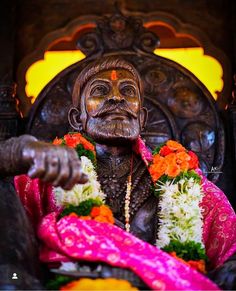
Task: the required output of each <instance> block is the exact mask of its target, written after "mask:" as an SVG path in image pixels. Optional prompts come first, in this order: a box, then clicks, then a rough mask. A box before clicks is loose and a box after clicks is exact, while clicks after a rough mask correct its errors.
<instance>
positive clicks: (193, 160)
mask: <svg viewBox="0 0 236 291" xmlns="http://www.w3.org/2000/svg"><path fill="white" fill-rule="evenodd" d="M188 155H189V156H190V160H189V168H190V169H196V168H198V167H199V162H198V157H197V155H196V154H195V153H194V152H192V151H189V152H188Z"/></svg>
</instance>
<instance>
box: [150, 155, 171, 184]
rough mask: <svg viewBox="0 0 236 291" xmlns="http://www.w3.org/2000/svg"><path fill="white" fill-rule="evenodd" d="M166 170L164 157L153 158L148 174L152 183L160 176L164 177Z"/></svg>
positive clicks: (156, 156)
mask: <svg viewBox="0 0 236 291" xmlns="http://www.w3.org/2000/svg"><path fill="white" fill-rule="evenodd" d="M166 168H167V163H166V161H165V158H164V157H161V156H160V155H159V154H157V155H155V156H154V157H153V163H152V164H151V165H150V167H149V173H150V175H151V177H152V180H153V182H156V181H157V180H158V179H159V178H160V177H161V176H162V175H164V173H165V170H166Z"/></svg>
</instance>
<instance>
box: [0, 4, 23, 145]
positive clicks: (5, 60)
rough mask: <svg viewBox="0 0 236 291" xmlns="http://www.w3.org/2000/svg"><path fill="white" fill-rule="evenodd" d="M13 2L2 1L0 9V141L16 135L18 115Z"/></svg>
mask: <svg viewBox="0 0 236 291" xmlns="http://www.w3.org/2000/svg"><path fill="white" fill-rule="evenodd" d="M15 6H16V4H15V1H14V0H12V1H8V0H3V1H2V2H1V9H0V39H1V46H0V140H4V139H7V138H9V137H11V136H15V135H17V130H18V129H17V123H18V117H19V114H18V112H17V110H16V99H15V84H14V83H13V63H14V35H15V33H14V31H15Z"/></svg>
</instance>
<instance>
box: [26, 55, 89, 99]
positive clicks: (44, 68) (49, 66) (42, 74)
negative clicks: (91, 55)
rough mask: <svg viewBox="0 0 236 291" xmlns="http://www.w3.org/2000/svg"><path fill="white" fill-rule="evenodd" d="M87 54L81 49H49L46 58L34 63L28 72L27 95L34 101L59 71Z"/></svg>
mask: <svg viewBox="0 0 236 291" xmlns="http://www.w3.org/2000/svg"><path fill="white" fill-rule="evenodd" d="M84 58H85V55H84V54H83V53H82V52H81V51H47V52H45V54H44V59H43V60H40V61H37V62H35V63H33V64H32V65H31V66H30V67H29V69H28V70H27V72H26V87H25V91H26V95H27V96H29V97H30V98H32V99H31V102H32V103H33V102H34V101H35V99H36V98H37V96H38V94H39V93H40V91H41V90H42V89H43V88H44V87H45V86H46V85H47V83H48V82H49V81H51V80H52V79H53V78H54V77H55V76H56V75H57V74H58V73H59V72H61V71H62V70H64V69H65V68H67V67H69V66H70V65H72V64H74V63H76V62H78V61H80V60H82V59H84Z"/></svg>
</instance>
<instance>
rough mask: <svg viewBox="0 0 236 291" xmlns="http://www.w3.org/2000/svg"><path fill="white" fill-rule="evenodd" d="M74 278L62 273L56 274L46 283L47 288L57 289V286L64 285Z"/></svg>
mask: <svg viewBox="0 0 236 291" xmlns="http://www.w3.org/2000/svg"><path fill="white" fill-rule="evenodd" d="M74 280H75V278H72V277H67V276H63V275H56V276H55V278H54V279H51V280H50V281H48V283H47V284H46V288H47V290H59V288H60V287H61V286H63V285H66V284H68V283H70V282H72V281H74Z"/></svg>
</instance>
